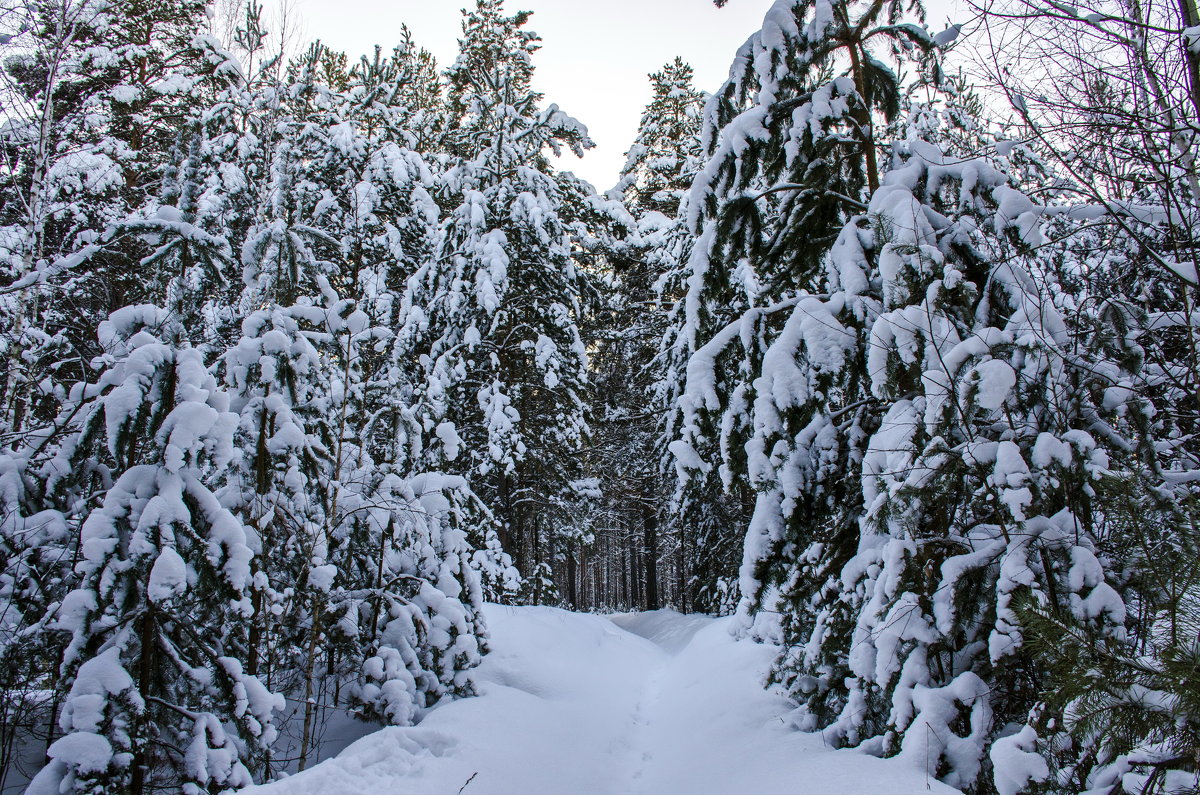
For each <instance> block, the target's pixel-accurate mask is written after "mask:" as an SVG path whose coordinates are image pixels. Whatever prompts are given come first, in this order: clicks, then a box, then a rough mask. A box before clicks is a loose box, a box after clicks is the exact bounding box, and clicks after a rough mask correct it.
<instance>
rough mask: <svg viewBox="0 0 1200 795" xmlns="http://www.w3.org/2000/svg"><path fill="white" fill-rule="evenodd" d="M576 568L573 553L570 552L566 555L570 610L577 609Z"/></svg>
mask: <svg viewBox="0 0 1200 795" xmlns="http://www.w3.org/2000/svg"><path fill="white" fill-rule="evenodd" d="M576 568H577V566H576V563H575V552H574V551H573V550H572V551H571V552H568V553H567V601H569V602H570V603H571V609H572V610H578V609H579V593H578V591H577V590H576V587H575V576H576V574H577V572H576Z"/></svg>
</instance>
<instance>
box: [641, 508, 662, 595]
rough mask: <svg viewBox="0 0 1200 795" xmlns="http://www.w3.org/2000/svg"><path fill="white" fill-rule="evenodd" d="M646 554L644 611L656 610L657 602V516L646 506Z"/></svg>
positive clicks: (644, 514) (643, 522)
mask: <svg viewBox="0 0 1200 795" xmlns="http://www.w3.org/2000/svg"><path fill="white" fill-rule="evenodd" d="M642 529H643V530H644V531H645V533H644V541H645V552H646V609H647V610H657V609H658V608H659V607H661V605H660V604H659V601H658V514H657V513H656V512H655V510H654V509H653V508H651V507H650V506H649V505H648V504H647V505H646V506H644V507H643V508H642Z"/></svg>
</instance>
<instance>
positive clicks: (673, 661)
mask: <svg viewBox="0 0 1200 795" xmlns="http://www.w3.org/2000/svg"><path fill="white" fill-rule="evenodd" d="M487 620H488V625H489V627H490V630H491V635H492V640H491V647H492V652H491V654H489V655H488V656H487V658H486V659H485V661H484V663H483V665H482V666H481V667H480V668H479V670H478V672H477V680H478V682H479V690H480V696H479V697H478V698H468V699H461V700H457V701H452V702H449V703H445V704H443V705H441V706H439V707H437V708H435V709H434V710H432V711H431V712H430V713H429V715H428V716H427V717H426V718H425V719H424V720H423V721H422V722H421V724H420V725H419V726H416V727H413V728H403V729H401V728H390V729H383V730H381V731H377V732H374V733H372V734H369V735H367V736H365V737H363V738H362V739H359V740H357V741H356V742H354V743H352V744H350V745H349V746H348V747H347V748H345V750H343V751H342V752H341V753H340V754H338V755H337V756H335V757H333V758H331V759H327V760H326V761H324V762H322V763H320V764H318V765H316V766H314V767H312V768H310V769H309V770H307V771H306V772H304V773H300V774H298V775H295V776H293V777H291V778H287V779H284V780H281V781H277V782H275V783H273V784H269V785H266V786H263V787H258V788H254V789H252V790H247V791H246V792H253V793H255V795H374V793H381V794H382V793H405V794H406V795H407V794H409V793H412V794H414V795H443V794H444V795H457V793H462V795H583V794H584V793H589V794H590V793H596V794H597V795H600V794H601V793H603V794H604V795H626V794H628V795H634V794H635V793H637V794H642V793H644V794H645V795H676V794H677V793H678V794H679V795H700V794H702V793H713V795H717V794H718V793H720V794H721V795H743V794H745V795H758V794H759V793H762V794H764V795H765V794H766V793H797V794H798V795H800V794H802V795H825V794H826V793H828V794H829V795H868V793H869V794H870V795H908V794H909V793H912V794H913V795H916V794H917V793H929V792H933V793H943V795H946V794H947V793H956V792H957V790H954V789H951V788H950V787H947V786H945V785H943V784H940V783H939V782H937V781H936V780H934V781H930V780H927V776H926V775H925V773H924V771H923V770H915V769H913V768H911V767H907V766H905V765H903V764H901V763H899V762H897V761H895V760H882V759H876V758H874V757H870V756H866V755H864V754H861V753H858V752H855V751H844V750H843V751H834V750H830V749H827V748H825V747H824V746H823V743H822V741H821V738H820V735H812V734H804V733H801V732H798V731H796V730H795V729H793V728H791V727H790V725H789V724H788V720H787V715H788V713H789V712H790V711H791V707H790V705H789V702H788V701H786V700H785V699H784V698H782V697H781V696H779V695H777V694H773V693H771V692H769V691H767V690H764V689H763V687H762V681H763V677H764V675H765V673H766V671H767V668H768V666H769V665H770V662H771V658H772V656H773V654H774V650H773V649H772V648H770V647H768V646H763V645H759V644H755V643H751V642H748V641H736V640H734V639H733V638H732V637H731V636H730V634H729V623H728V621H729V620H728V619H714V618H709V617H706V616H697V615H681V614H679V613H675V612H673V611H668V610H659V611H654V612H649V613H628V614H618V615H614V616H608V617H605V616H598V615H586V614H579V613H570V612H566V611H563V610H557V609H554V608H548V607H500V606H494V605H489V606H488V608H487Z"/></svg>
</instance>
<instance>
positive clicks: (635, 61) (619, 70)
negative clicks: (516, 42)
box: [295, 0, 949, 191]
mask: <svg viewBox="0 0 1200 795" xmlns="http://www.w3.org/2000/svg"><path fill="white" fill-rule="evenodd" d="M948 1H949V0H933V2H930V3H929V5H930V6H942V7H945V5H947V4H948ZM295 2H296V9H297V10H298V11H299V13H300V15H301V17H302V19H303V36H304V38H305V39H306V40H311V39H316V38H319V39H321V40H322V41H323V42H325V43H326V44H328V45H329V46H330V47H332V48H334V49H337V50H344V51H345V52H346V53H347V54H348V55H349V56H350V58H351V59H352V60H355V59H357V57H358V56H359V55H361V54H363V53H367V52H370V51H371V50H372V48H373V47H374V46H375V44H382V45H383V46H384V48H385V50H390V49H391V47H392V46H393V45H394V44H396V42H397V41H398V40H399V30H400V25H401V24H402V23H404V24H407V25H408V27H409V28H410V29H411V30H412V31H413V38H414V39H415V41H416V42H417V44H418V45H419V46H422V47H424V48H426V49H428V50H430V51H431V52H432V53H433V54H434V55H435V56H437V59H438V63H439V65H440V66H441V67H443V68H444V67H446V66H448V65H449V64H450V63H452V62H453V60H454V58H455V56H456V55H457V52H458V38H459V36H460V35H461V32H462V28H461V22H462V14H461V11H460V9H461V8H462V7H463V6H466V5H470V6H471V7H472V8H473V7H474V5H475V3H474V0H295ZM505 5H506V7H507V9H508V11H509V13H513V12H516V11H532V12H533V17H532V18H531V19H530V21H529V22H528V23H527V25H526V27H527V29H529V30H533V31H535V32H536V33H538V34H539V35H540V36H541V37H542V49H541V50H540V51H539V52H538V53H537V54H536V55H535V56H534V65H535V66H536V69H537V72H536V76H535V78H534V85H535V87H536V88H537V89H538V90H539V91H541V92H543V93H544V94H545V101H546V103H551V102H553V103H556V104H557V105H558V106H559V107H560V108H562V109H563V110H564V111H566V112H567V113H570V114H571V115H572V116H575V117H576V118H577V119H579V120H580V121H581V122H583V123H584V124H585V125H587V127H588V131H589V132H590V134H591V137H592V139H593V140H594V141H595V142H596V148H594V149H592V150H590V151H589V152H588V153H587V155H586V156H585V157H584V158H583V159H582V160H579V159H576V158H575V157H574V155H570V154H568V155H565V156H564V157H563V159H562V161H561V162H560V167H561V168H562V169H563V170H569V171H574V172H575V173H576V174H578V175H579V176H581V177H583V178H584V179H586V180H588V181H589V182H591V183H593V184H594V185H595V186H596V188H597V189H598V190H601V191H604V190H607V189H608V188H610V187H612V185H613V184H614V183H615V182H616V180H617V175H618V173H619V172H620V170H621V166H622V165H623V164H624V162H625V151H626V150H627V149H628V148H629V145H630V144H631V143H633V137H634V135H635V134H636V132H637V126H638V121H639V120H640V119H641V115H642V111H643V109H644V108H645V106H646V103H647V102H649V101H650V81H649V79H648V77H647V75H648V74H649V73H650V72H654V71H658V69H659V68H660V67H661V66H662V65H663V64H665V63H666V62H668V61H670V60H672V59H674V58H675V56H677V55H678V56H681V57H682V58H683V59H684V60H685V61H686V62H688V63H689V64H691V65H692V68H694V69H695V70H696V85H697V86H698V87H699V88H701V89H703V90H705V91H715V90H716V89H717V88H719V87H720V85H721V83H722V82H724V80H725V77H726V75H727V74H728V71H729V66H730V64H731V63H732V62H733V57H734V55H735V54H736V52H737V49H738V47H740V46H741V45H742V43H743V42H745V40H746V38H747V37H749V36H750V35H751V34H752V33H754V32H755V31H757V30H758V29H759V28H760V27H761V24H762V19H763V15H764V14H765V13H766V11H767V9H768V8H770V6H771V0H729V4H728V5H727V6H725V8H720V9H718V8H716V7H715V6H714V5H713V4H712V2H711V0H507V2H506V4H505ZM930 10H931V13H930V15H929V22H930V27H931V28H932V29H933V30H941V29H942V28H944V27H945V25H944V24H940V23H943V22H944V21H945V14H944V13H943V14H941V15H940V16H941V19H939V18H938V16H939V15H938V14H936V13H933V9H932V8H931V9H930Z"/></svg>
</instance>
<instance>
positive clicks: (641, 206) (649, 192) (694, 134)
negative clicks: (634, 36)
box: [614, 58, 705, 218]
mask: <svg viewBox="0 0 1200 795" xmlns="http://www.w3.org/2000/svg"><path fill="white" fill-rule="evenodd" d="M693 75H694V72H693V70H692V67H691V66H689V65H688V64H686V63H684V62H683V59H682V58H676V59H675V60H674V61H671V62H669V63H667V64H664V65H663V68H662V69H661V70H659V71H657V72H654V73H653V74H651V75H650V85H651V88H652V90H653V92H654V95H653V97H652V98H651V100H650V102H649V104H647V105H646V109H645V110H644V111H643V112H642V120H641V122H640V124H639V125H638V131H637V135H636V136H635V137H634V139H633V146H631V147H630V148H629V152H628V153H626V159H625V165H624V167H623V168H622V169H621V179H620V181H619V182H618V183H617V186H616V188H615V189H614V190H615V192H616V193H618V194H619V195H620V196H621V197H623V198H624V200H625V203H626V204H627V205H628V206H629V207H630V209H631V210H633V211H635V212H637V213H638V214H639V215H641V214H644V213H648V212H651V211H655V212H659V213H662V214H663V215H665V216H667V217H668V218H674V217H676V216H677V215H678V213H679V202H680V201H681V200H682V198H683V195H684V194H685V193H686V192H687V190H688V189H689V188H690V187H691V184H692V178H693V177H694V176H695V174H696V172H697V171H699V170H700V160H701V146H700V135H699V133H700V118H701V114H702V110H703V107H704V101H705V96H704V93H703V92H701V91H699V90H698V89H697V88H696V87H695V85H694V84H693V82H692V78H693ZM638 211H640V212H638Z"/></svg>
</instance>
